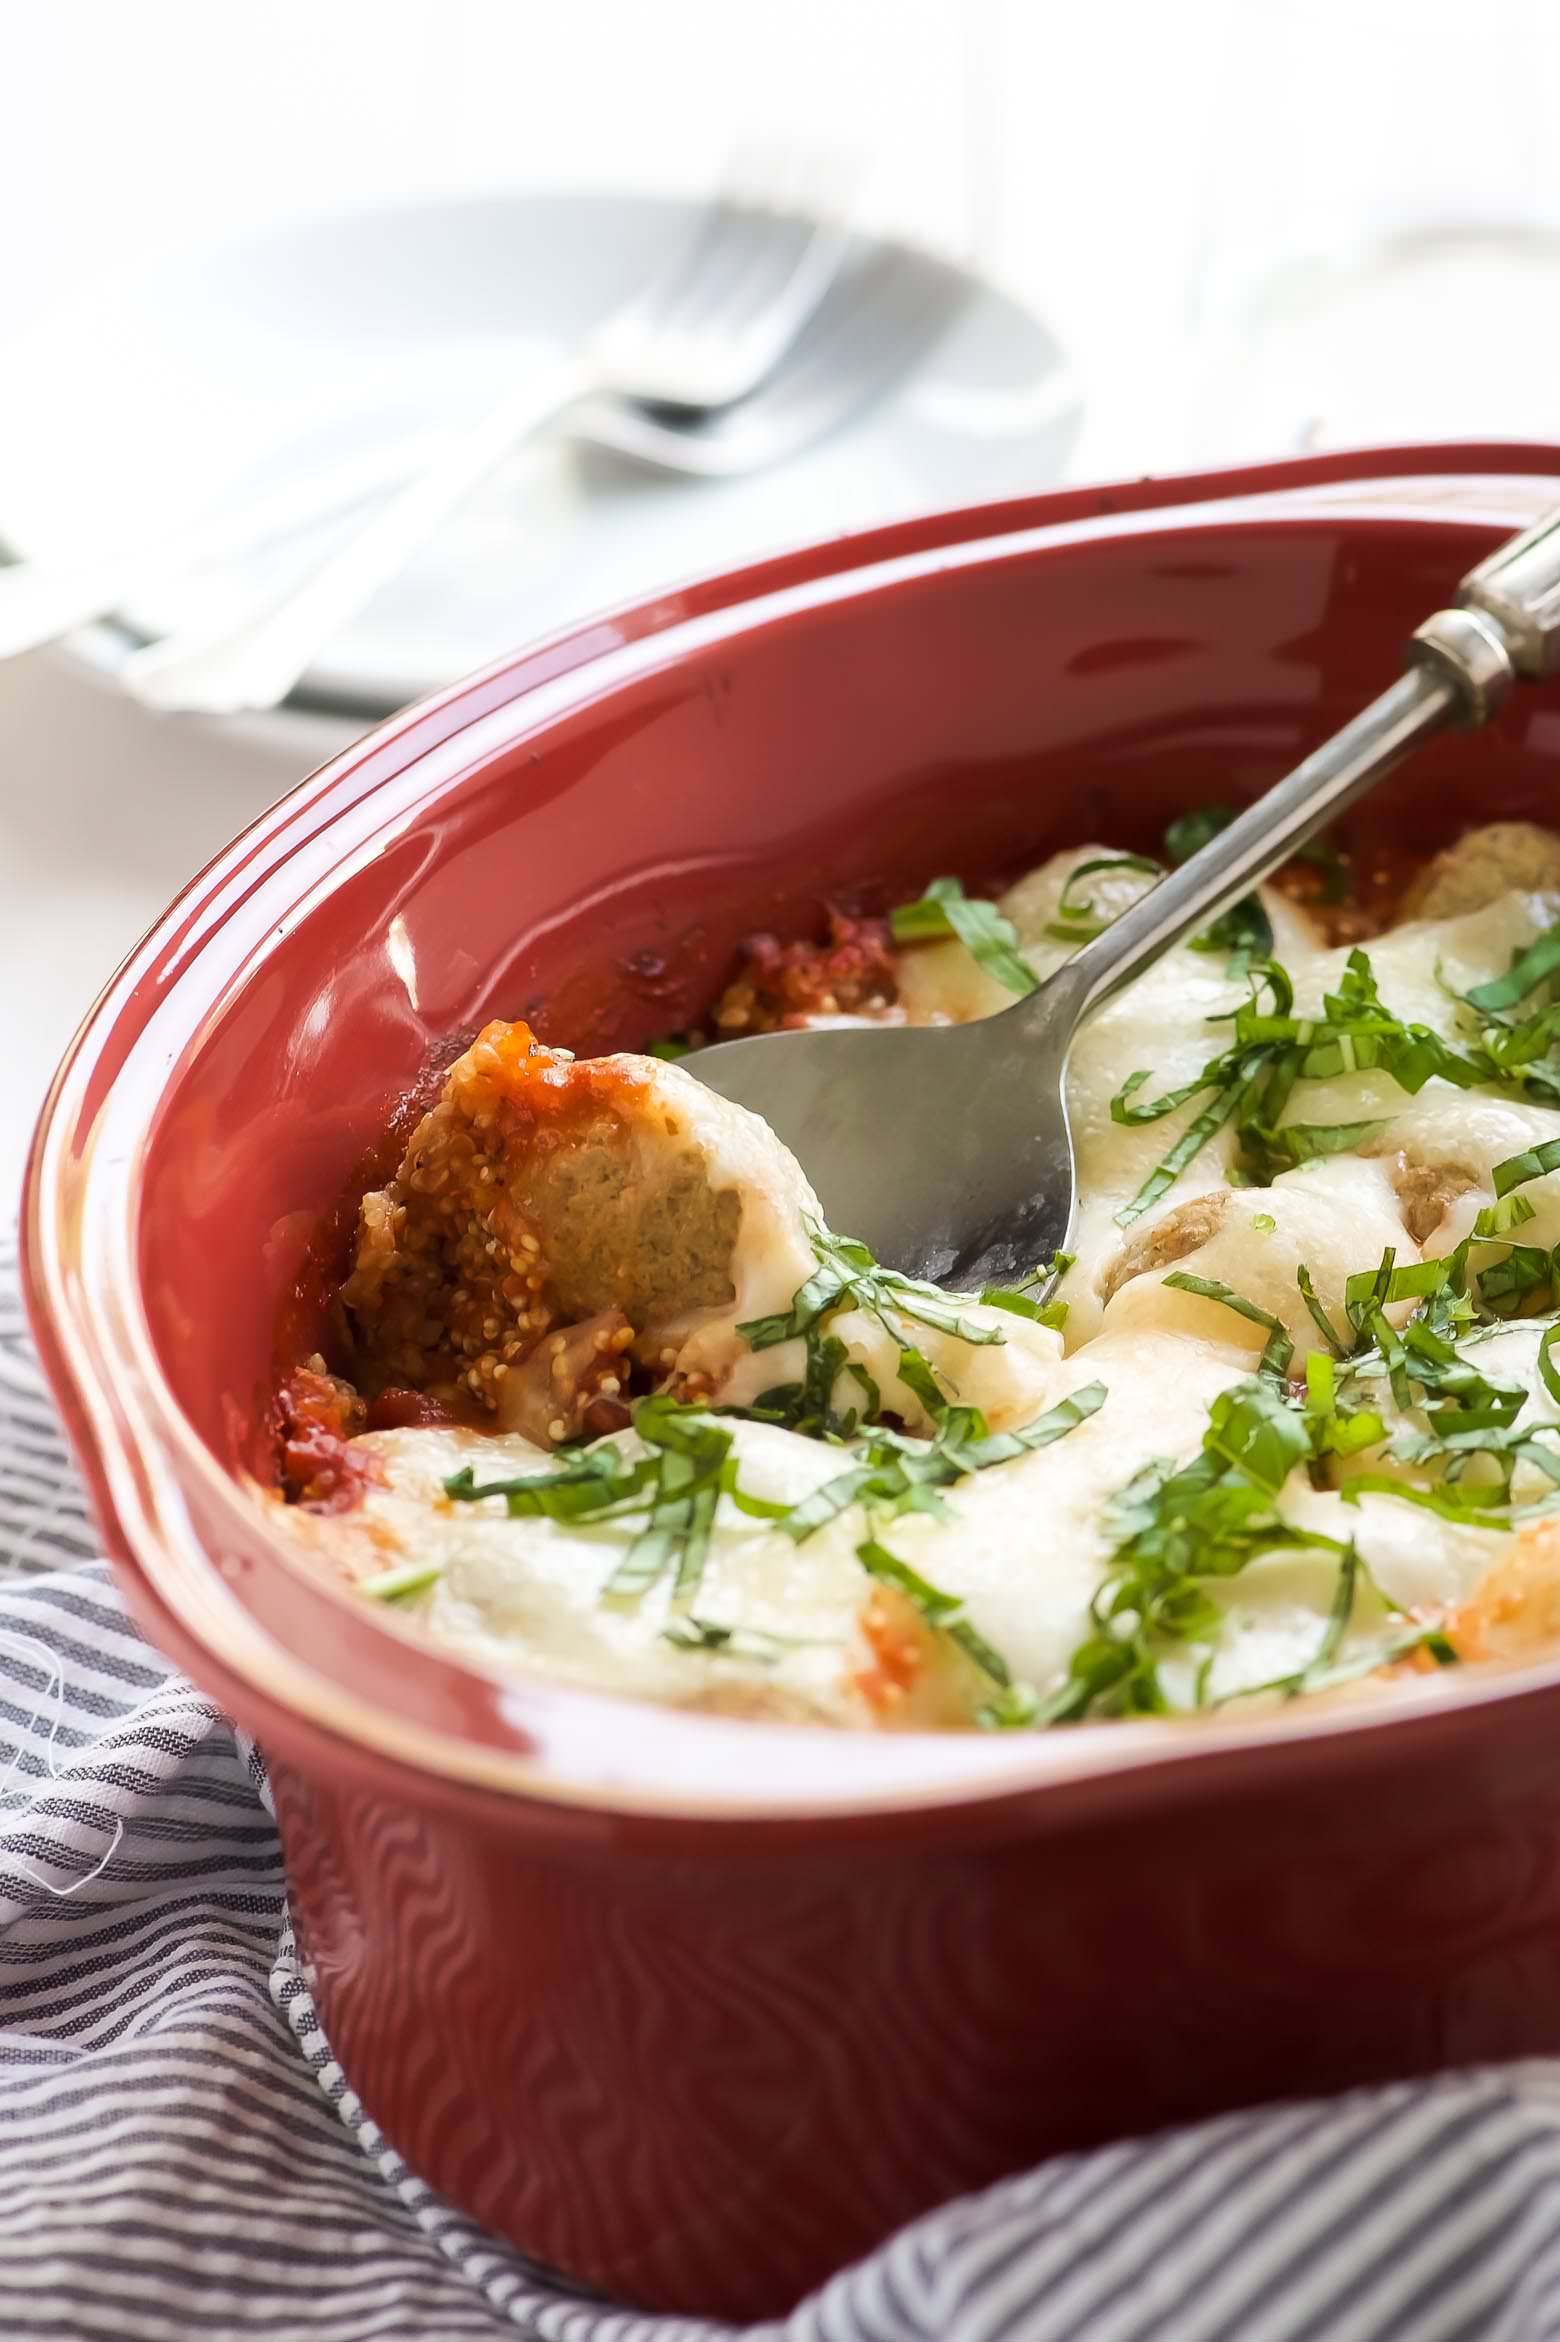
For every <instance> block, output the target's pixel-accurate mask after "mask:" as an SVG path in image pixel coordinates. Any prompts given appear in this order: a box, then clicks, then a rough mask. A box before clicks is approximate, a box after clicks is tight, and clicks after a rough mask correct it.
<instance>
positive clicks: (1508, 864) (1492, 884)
mask: <svg viewBox="0 0 1560 2342" xmlns="http://www.w3.org/2000/svg"><path fill="white" fill-rule="evenodd" d="M1551 888H1554V889H1560V836H1557V835H1556V834H1555V833H1554V831H1553V830H1547V829H1538V828H1537V827H1535V825H1534V824H1533V823H1532V822H1530V821H1494V822H1491V823H1490V824H1489V826H1488V828H1486V829H1473V830H1470V831H1469V832H1468V834H1467V836H1466V837H1462V838H1459V839H1458V841H1457V843H1456V845H1455V846H1448V847H1447V848H1446V850H1445V851H1444V853H1440V854H1437V855H1435V856H1434V857H1433V859H1432V860H1431V861H1429V862H1427V863H1426V864H1425V866H1424V868H1423V869H1422V870H1421V871H1420V872H1419V873H1418V874H1417V876H1416V877H1414V878H1412V879H1411V880H1410V881H1409V884H1408V886H1407V888H1406V889H1405V890H1404V894H1403V900H1402V905H1401V907H1400V909H1399V912H1398V916H1399V918H1400V919H1455V918H1458V917H1459V916H1460V915H1461V914H1462V913H1463V912H1464V911H1482V910H1483V908H1484V906H1485V904H1486V903H1493V902H1494V901H1496V900H1497V898H1498V897H1499V896H1501V895H1503V894H1511V893H1512V892H1514V891H1520V892H1522V893H1526V894H1536V893H1543V892H1545V891H1547V890H1549V889H1551Z"/></svg>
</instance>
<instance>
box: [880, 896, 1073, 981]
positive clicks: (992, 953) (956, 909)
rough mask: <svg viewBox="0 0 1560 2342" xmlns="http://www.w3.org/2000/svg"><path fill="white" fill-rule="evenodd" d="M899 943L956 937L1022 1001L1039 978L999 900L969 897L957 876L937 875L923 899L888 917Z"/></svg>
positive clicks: (905, 904) (906, 905)
mask: <svg viewBox="0 0 1560 2342" xmlns="http://www.w3.org/2000/svg"><path fill="white" fill-rule="evenodd" d="M889 926H890V928H891V930H892V932H893V936H894V940H895V942H896V943H923V942H926V941H928V940H929V939H936V938H939V937H945V936H949V935H953V936H957V938H958V940H959V942H960V943H962V944H963V946H964V948H965V950H966V951H967V952H968V953H969V954H970V956H971V958H972V959H974V960H976V961H978V962H979V964H980V966H981V967H983V968H984V969H985V971H986V973H987V975H988V976H991V977H993V978H994V979H995V980H996V982H997V983H999V984H1001V985H1003V986H1005V988H1006V989H1007V990H1008V991H1009V992H1015V993H1017V994H1018V995H1019V997H1020V998H1021V999H1022V998H1023V997H1024V995H1025V994H1027V993H1030V992H1034V991H1036V990H1037V989H1038V987H1039V983H1040V979H1039V977H1038V976H1037V975H1036V974H1035V972H1034V970H1033V968H1031V967H1030V965H1029V963H1028V961H1027V960H1026V959H1024V958H1023V957H1022V956H1021V955H1020V952H1019V948H1018V933H1017V930H1016V929H1015V927H1014V925H1013V922H1012V920H1011V919H1006V918H1004V917H1003V915H1002V913H1001V912H1000V911H999V910H998V908H997V906H996V904H995V903H988V902H983V901H981V900H980V898H979V897H977V896H974V895H967V894H966V893H965V891H964V889H963V887H962V886H961V885H960V884H959V881H958V880H957V879H956V878H934V879H933V880H932V883H931V885H930V886H929V887H928V888H927V890H926V892H925V894H924V895H922V897H921V899H920V901H919V902H914V903H901V904H900V905H899V908H898V909H897V910H896V911H894V912H892V913H891V914H890V917H889Z"/></svg>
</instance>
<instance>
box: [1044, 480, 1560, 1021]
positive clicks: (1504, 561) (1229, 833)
mask: <svg viewBox="0 0 1560 2342" xmlns="http://www.w3.org/2000/svg"><path fill="white" fill-rule="evenodd" d="M1459 602H1460V603H1461V605H1462V606H1461V607H1459V608H1457V609H1452V610H1438V611H1437V612H1436V613H1435V615H1434V616H1433V617H1430V618H1427V619H1426V620H1425V622H1424V624H1423V625H1422V626H1420V627H1418V628H1417V629H1416V630H1415V633H1414V637H1413V640H1412V642H1411V643H1410V645H1409V660H1410V666H1409V672H1408V673H1407V674H1406V675H1404V676H1402V677H1400V678H1399V680H1398V681H1397V682H1396V683H1393V684H1391V685H1390V686H1389V687H1388V689H1387V690H1385V691H1384V692H1382V694H1381V696H1380V697H1379V698H1378V699H1374V700H1372V702H1371V704H1370V706H1369V707H1367V708H1365V709H1363V710H1362V711H1361V713H1360V714H1359V715H1357V716H1355V717H1353V718H1352V719H1351V721H1350V722H1348V723H1347V724H1345V725H1344V726H1343V728H1342V730H1341V731H1338V732H1335V733H1334V734H1333V736H1332V738H1331V739H1330V740H1328V741H1326V742H1325V743H1324V745H1323V746H1322V747H1320V748H1318V749H1317V750H1316V751H1315V752H1314V754H1312V755H1310V756H1308V757H1307V758H1306V759H1305V761H1304V763H1302V764H1299V765H1297V766H1296V767H1295V769H1294V771H1293V772H1292V773H1290V774H1289V775H1288V777H1287V778H1286V779H1284V780H1282V781H1280V782H1279V783H1278V785H1277V787H1276V788H1273V789H1269V790H1268V792H1267V794H1266V795H1265V796H1263V797H1260V798H1259V799H1258V800H1257V802H1256V804H1255V805H1252V806H1249V807H1248V808H1247V810H1246V811H1245V812H1244V813H1242V814H1241V815H1240V816H1239V817H1238V819H1236V820H1234V821H1232V822H1231V823H1230V825H1229V827H1228V829H1225V830H1221V831H1220V832H1219V834H1218V836H1217V837H1215V838H1212V839H1210V840H1209V842H1208V844H1207V845H1206V846H1204V847H1203V848H1202V849H1201V850H1200V851H1199V852H1198V853H1196V854H1194V855H1192V857H1191V859H1190V860H1189V861H1187V862H1183V863H1182V865H1181V867H1180V868H1179V869H1178V870H1172V871H1171V872H1170V873H1169V874H1168V876H1166V877H1164V878H1162V879H1161V880H1160V881H1159V883H1158V885H1157V886H1153V887H1150V889H1149V891H1148V893H1147V894H1146V895H1143V896H1141V897H1140V898H1139V900H1138V901H1137V902H1135V903H1134V904H1133V905H1132V907H1131V909H1130V910H1128V911H1124V912H1123V913H1122V915H1121V917H1120V918H1119V919H1117V920H1116V921H1115V922H1114V923H1113V924H1112V925H1111V926H1109V927H1107V928H1106V929H1105V930H1104V932H1103V933H1102V934H1100V935H1097V936H1095V937H1094V939H1093V941H1092V942H1090V943H1086V944H1085V945H1084V946H1083V948H1082V950H1081V951H1078V952H1076V953H1075V954H1074V955H1073V957H1072V958H1071V959H1070V960H1069V961H1068V962H1067V964H1066V966H1065V967H1064V968H1061V969H1059V970H1058V972H1057V973H1056V975H1054V976H1053V977H1051V979H1050V981H1049V982H1048V983H1045V984H1042V985H1041V987H1040V989H1039V991H1038V992H1036V993H1034V994H1033V995H1031V997H1030V999H1029V1000H1028V1001H1025V1002H1022V1003H1021V1004H1020V1005H1019V1006H1018V1007H1017V1008H1016V1009H1011V1010H1009V1011H1008V1014H1009V1015H1012V1016H1022V1015H1025V1014H1032V1015H1034V1016H1036V1017H1037V1018H1041V1019H1043V1020H1044V1021H1045V1022H1046V1023H1050V1022H1051V1021H1052V1020H1053V1019H1054V1018H1055V1017H1056V1016H1057V1015H1058V1014H1063V1015H1066V1016H1068V1017H1069V1018H1070V1019H1072V1020H1073V1021H1076V1020H1077V1019H1078V1018H1080V1017H1084V1016H1087V1015H1088V1013H1089V1011H1090V1010H1091V1009H1093V1008H1095V1007H1097V1006H1098V1005H1099V1003H1100V1002H1101V1001H1102V1000H1106V999H1108V998H1109V997H1110V995H1111V994H1112V993H1113V992H1116V991H1119V990H1120V988H1121V987H1122V985H1124V984H1129V983H1131V981H1132V979H1133V977H1134V976H1137V975H1139V974H1141V972H1142V970H1143V969H1144V968H1145V967H1147V966H1148V965H1149V964H1150V962H1151V961H1153V960H1155V959H1157V958H1158V957H1159V955H1160V953H1161V952H1163V951H1166V950H1168V949H1169V947H1170V945H1171V944H1173V943H1178V942H1179V941H1180V939H1181V937H1182V936H1183V935H1185V934H1187V933H1188V932H1189V931H1190V930H1191V929H1193V928H1195V927H1200V926H1205V925H1206V924H1207V923H1208V922H1209V921H1211V920H1213V919H1216V918H1217V917H1218V916H1219V914H1220V912H1221V911H1227V910H1228V909H1229V907H1230V905H1231V904H1232V903H1237V902H1239V901H1240V899H1241V897H1242V896H1243V895H1246V894H1249V893H1250V892H1251V889H1252V888H1253V887H1254V886H1256V885H1257V884H1258V883H1259V882H1260V881H1261V880H1262V879H1264V878H1267V877H1269V876H1270V875H1271V873H1272V872H1273V871H1274V870H1276V869H1277V868H1278V866H1279V864H1280V863H1281V862H1285V861H1287V860H1288V859H1289V856H1290V855H1291V854H1292V853H1293V852H1294V851H1295V849H1296V847H1298V846H1303V845H1304V844H1305V843H1306V841H1307V839H1309V838H1312V837H1314V836H1315V834H1316V832H1317V831H1318V830H1319V829H1322V828H1324V827H1325V826H1326V824H1327V823H1328V822H1329V821H1330V820H1332V818H1333V816H1334V815H1335V814H1338V813H1341V812H1342V811H1343V809H1344V807H1345V806H1347V805H1352V804H1353V803H1354V801H1355V799H1356V798H1357V797H1362V796H1363V795H1364V794H1365V792H1366V790H1367V789H1370V788H1372V787H1374V785H1375V783H1376V782H1377V781H1379V780H1380V779H1381V777H1382V775H1383V774H1384V773H1386V772H1388V771H1389V770H1390V769H1391V767H1392V766H1393V765H1395V764H1396V763H1397V762H1398V761H1399V759H1400V758H1402V757H1403V756H1405V755H1406V754H1407V753H1408V751H1409V749H1411V748H1413V747H1415V746H1416V745H1417V744H1418V742H1420V741H1421V740H1425V739H1428V738H1429V737H1430V735H1431V734H1432V733H1434V732H1438V731H1440V730H1442V729H1443V728H1444V727H1445V726H1446V725H1447V724H1449V723H1451V722H1453V721H1461V722H1462V723H1464V724H1467V725H1478V724H1482V723H1483V722H1484V721H1485V719H1486V718H1487V717H1488V716H1490V715H1492V714H1493V713H1494V711H1495V709H1496V708H1497V707H1498V706H1499V705H1500V703H1501V701H1502V700H1503V699H1504V698H1505V696H1506V694H1507V692H1508V691H1509V690H1510V689H1511V687H1512V685H1513V683H1514V682H1515V681H1516V680H1517V678H1518V677H1519V676H1528V677H1533V678H1538V677H1541V676H1544V675H1547V674H1550V673H1553V672H1554V671H1555V670H1556V668H1557V667H1560V510H1557V511H1555V512H1552V513H1550V514H1548V515H1547V516H1546V518H1545V519H1543V520H1541V521H1539V522H1538V523H1536V525H1535V526H1534V527H1532V528H1530V529H1526V530H1524V532H1523V533H1522V535H1521V536H1519V537H1514V538H1513V539H1511V541H1510V542H1509V543H1508V544H1505V545H1502V546H1501V547H1500V548H1499V549H1498V551H1496V552H1495V553H1493V554H1491V555H1490V557H1489V559H1488V560H1486V561H1483V562H1481V563H1480V564H1479V566H1478V568H1476V569H1474V570H1472V571H1470V572H1469V574H1468V576H1467V577H1466V578H1465V579H1464V580H1463V583H1462V586H1461V588H1460V589H1459Z"/></svg>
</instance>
